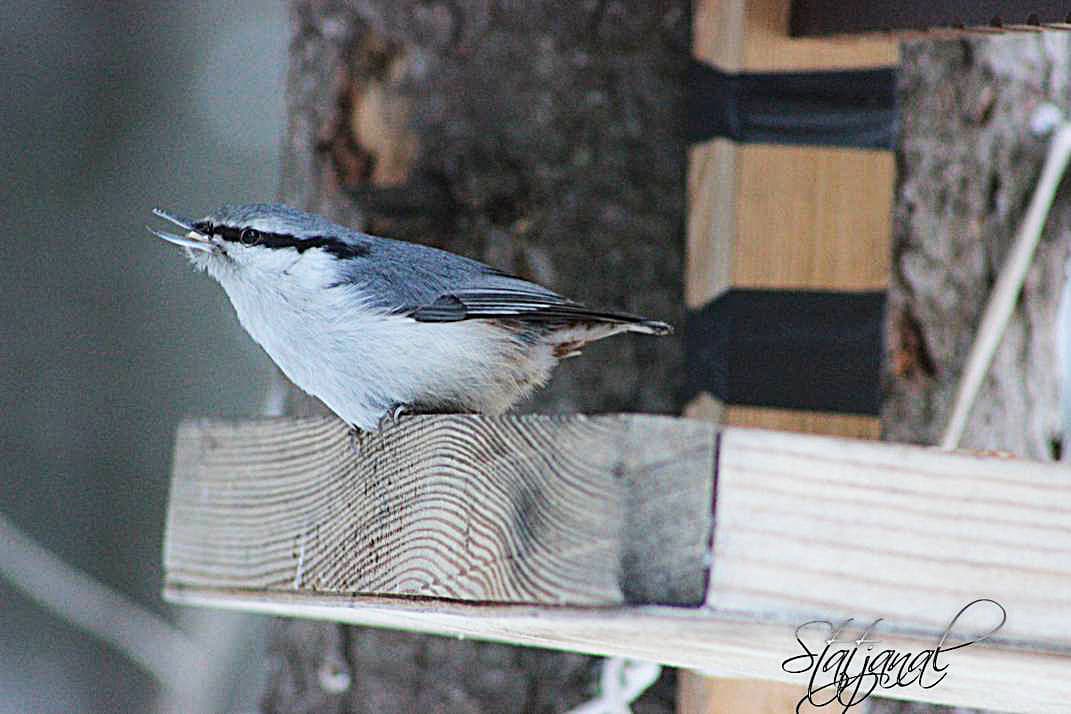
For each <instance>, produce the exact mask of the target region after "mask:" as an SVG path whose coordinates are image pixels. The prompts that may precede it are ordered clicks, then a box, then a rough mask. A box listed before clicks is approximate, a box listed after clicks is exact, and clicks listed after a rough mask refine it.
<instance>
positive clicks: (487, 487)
mask: <svg viewBox="0 0 1071 714" xmlns="http://www.w3.org/2000/svg"><path fill="white" fill-rule="evenodd" d="M351 442H352V440H351V436H350V432H349V431H348V429H347V428H346V427H345V426H344V425H343V424H342V423H341V422H340V421H338V420H337V419H334V418H309V419H266V420H260V421H253V422H241V423H236V422H222V421H200V422H188V423H186V424H184V425H183V426H182V428H181V430H180V432H179V437H178V445H177V451H176V458H175V475H174V481H173V484H172V491H171V502H170V509H169V513H168V528H167V537H166V542H165V550H164V565H165V569H166V572H167V582H168V584H169V586H173V587H212V588H219V587H227V588H245V589H252V590H259V591H311V592H346V593H374V594H391V595H407V596H422V597H439V598H448V599H457V600H472V601H498V602H527V603H544V604H562V603H569V604H582V605H612V604H621V603H626V602H640V603H662V604H697V603H701V602H702V601H703V597H704V592H705V587H706V578H707V559H706V555H707V552H708V546H709V538H710V532H711V519H712V508H711V500H712V482H713V474H714V428H713V427H712V426H711V425H707V424H703V423H700V422H680V421H678V420H675V419H670V418H664V417H654V416H642V415H622V416H608V417H591V418H588V417H583V416H573V417H560V418H555V417H543V416H522V417H503V418H485V417H475V416H441V417H414V418H410V419H404V420H403V421H402V422H401V423H400V424H398V425H396V426H394V427H391V428H389V429H387V430H386V431H384V432H382V433H380V434H365V435H362V436H361V437H360V438H359V440H358V442H357V443H356V448H357V449H359V453H357V452H355V451H354V445H353V444H352V443H351Z"/></svg>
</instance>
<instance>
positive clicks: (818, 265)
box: [732, 145, 896, 290]
mask: <svg viewBox="0 0 1071 714" xmlns="http://www.w3.org/2000/svg"><path fill="white" fill-rule="evenodd" d="M736 161H737V175H738V180H739V184H738V188H737V193H738V201H739V205H738V206H737V208H736V214H737V225H736V241H735V244H734V250H733V254H732V255H733V258H732V261H733V263H732V284H733V286H734V287H740V288H783V289H789V290H792V289H809V290H828V289H836V290H885V289H886V288H887V287H888V285H889V266H890V261H891V259H892V254H891V252H890V251H891V248H890V240H891V236H892V205H893V183H894V177H895V175H896V157H895V155H894V154H893V153H892V152H891V151H864V150H862V149H831V148H827V147H813V146H765V145H764V146H758V145H747V146H741V147H739V148H738V149H737V155H736Z"/></svg>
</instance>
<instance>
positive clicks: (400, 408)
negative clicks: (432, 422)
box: [376, 404, 413, 431]
mask: <svg viewBox="0 0 1071 714" xmlns="http://www.w3.org/2000/svg"><path fill="white" fill-rule="evenodd" d="M412 413H413V412H412V410H411V409H410V408H409V405H408V404H396V405H394V406H393V407H391V408H390V409H388V410H387V411H385V412H383V416H381V417H380V418H379V425H378V426H377V427H376V428H377V429H378V430H379V431H383V429H384V428H386V427H387V426H394V425H395V424H397V423H398V421H399V420H400V419H401V418H402V417H403V416H406V415H407V414H412Z"/></svg>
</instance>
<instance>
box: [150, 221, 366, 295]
mask: <svg viewBox="0 0 1071 714" xmlns="http://www.w3.org/2000/svg"><path fill="white" fill-rule="evenodd" d="M153 213H154V214H155V215H156V216H157V217H159V218H162V219H164V220H165V221H168V222H170V223H172V224H174V225H176V226H178V227H179V228H181V229H182V230H183V233H182V234H181V235H179V234H176V233H169V232H167V231H160V230H156V229H154V228H149V232H151V233H152V234H153V235H155V236H156V237H158V238H162V239H164V240H166V241H168V242H169V243H174V244H175V245H179V246H182V247H183V248H185V249H186V255H187V256H188V257H189V259H190V261H191V262H192V263H193V264H194V265H196V266H197V267H199V268H201V269H203V270H207V271H208V272H209V273H210V274H212V275H213V276H214V277H216V278H217V279H222V278H223V277H224V276H225V275H227V274H236V273H250V272H255V273H263V274H266V275H267V276H269V277H270V276H271V274H273V273H279V274H281V273H282V272H283V271H286V270H288V269H289V268H290V267H291V266H293V265H294V264H295V262H296V261H297V260H299V259H301V258H302V257H306V256H308V255H318V256H324V257H325V258H333V259H336V260H337V259H350V258H357V257H360V256H362V255H365V254H367V252H368V247H367V244H366V237H365V236H364V235H362V234H361V233H358V232H357V231H353V230H350V229H348V228H344V227H342V226H339V225H336V224H334V223H331V222H330V221H328V220H326V219H324V218H321V217H320V216H315V215H312V214H310V213H305V212H303V211H298V210H296V209H293V208H290V207H288V206H283V205H279V204H272V203H252V204H247V205H241V206H223V207H222V208H220V209H219V210H217V211H214V212H213V213H210V214H209V215H207V216H205V217H204V218H202V219H200V220H193V219H188V218H183V217H182V216H178V215H175V214H173V213H169V212H167V211H163V210H161V209H159V208H156V209H153Z"/></svg>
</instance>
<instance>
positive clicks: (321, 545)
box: [165, 415, 1071, 712]
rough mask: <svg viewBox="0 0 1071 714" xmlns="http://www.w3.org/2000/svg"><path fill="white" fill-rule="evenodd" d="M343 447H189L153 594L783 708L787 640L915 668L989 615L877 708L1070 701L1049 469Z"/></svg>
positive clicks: (809, 447) (495, 422)
mask: <svg viewBox="0 0 1071 714" xmlns="http://www.w3.org/2000/svg"><path fill="white" fill-rule="evenodd" d="M715 444H716V447H715ZM357 447H358V448H359V449H360V453H359V454H356V455H355V454H354V453H353V451H352V447H351V445H350V437H349V433H348V431H347V430H346V428H345V427H344V426H342V425H341V424H339V423H338V422H337V421H335V420H333V419H325V418H312V419H274V420H262V421H255V422H247V423H233V422H193V423H189V424H187V425H186V426H184V427H183V430H182V433H181V435H180V438H179V448H178V453H177V458H176V467H175V478H174V485H173V489H172V505H171V510H170V513H169V519H168V532H167V535H166V545H165V569H166V573H165V575H166V588H165V594H166V596H167V598H168V599H169V600H171V601H173V602H182V603H192V604H203V605H213V606H222V607H236V608H241V609H245V610H251V611H258V612H270V613H275V614H284V615H290V616H297V617H317V618H324V619H334V620H338V621H341V622H351V623H363V624H374V625H382V626H389V627H401V628H405V629H415V630H422V631H427V632H435V633H443V634H459V635H465V636H473V637H480V638H485V639H492V640H501V641H508V642H516V643H520V644H531V645H539V646H547V647H558V648H563V649H573V650H577V651H582V652H592V653H603V654H619V655H626V656H630V657H639V658H647V659H654V660H658V661H660V662H664V663H667V664H673V665H678V666H687V667H693V668H700V669H703V670H704V671H709V672H715V673H718V674H720V675H731V676H746V677H761V678H765V679H774V680H778V681H782V682H792V683H794V684H795V685H796V686H797V687H798V686H799V685H800V684H801V683H802V680H801V679H800V678H799V677H793V676H791V675H789V674H788V673H786V672H784V671H781V670H780V663H781V662H783V661H784V660H785V659H786V658H787V657H790V656H793V655H795V654H799V650H798V649H797V645H796V643H795V639H794V637H793V632H794V629H795V627H796V626H797V625H799V624H801V623H802V622H804V621H807V620H811V619H823V620H829V621H835V622H839V621H842V620H843V619H846V618H849V617H851V618H855V619H856V621H870V620H872V619H876V618H883V623H882V625H881V626H880V627H879V628H878V629H877V630H876V633H877V636H878V639H880V640H881V643H882V647H887V646H888V647H892V646H895V647H898V648H900V649H901V650H904V649H910V650H912V651H915V652H917V651H919V650H920V649H924V648H926V647H932V646H933V645H934V644H935V643H936V642H937V638H938V637H939V636H940V633H941V632H942V631H943V630H944V629H945V627H946V626H947V625H948V622H949V620H950V619H951V618H952V617H953V616H954V615H955V614H956V612H957V611H958V610H959V609H960V608H962V607H963V606H964V605H966V604H967V603H968V602H970V601H972V600H974V599H976V598H983V597H987V598H992V599H994V600H996V601H997V602H999V603H1000V604H1001V605H1002V606H1003V607H1004V608H1005V609H1006V611H1007V615H1008V617H1007V622H1006V623H1005V625H1004V626H1003V628H1002V629H1001V630H1000V631H999V632H998V633H997V634H996V636H995V637H994V638H993V641H992V642H991V643H987V644H980V645H975V646H972V647H970V648H967V649H964V650H959V651H957V655H956V658H955V660H954V661H955V666H954V672H953V675H950V677H949V678H948V679H947V680H946V681H944V682H942V684H941V685H940V686H939V687H935V688H933V689H929V690H919V689H917V688H916V689H907V690H895V689H894V690H888V691H882V694H883V695H885V696H899V697H905V698H911V699H917V700H921V701H934V702H942V703H948V704H958V705H962V706H979V707H982V706H984V707H990V708H995V709H1002V710H1007V711H1032V712H1038V711H1053V712H1055V711H1061V709H1060V707H1063V706H1064V704H1065V702H1066V701H1067V697H1068V696H1071V691H1069V687H1071V680H1068V679H1067V678H1066V677H1060V676H1057V673H1058V672H1067V671H1071V479H1068V478H1067V472H1066V469H1065V468H1063V467H1061V466H1058V465H1052V464H1041V463H1037V462H1029V461H1020V460H1015V459H1007V458H998V457H993V456H984V455H975V454H966V453H951V454H950V453H945V452H941V451H938V450H935V449H929V448H923V447H917V446H907V445H894V444H884V443H871V442H866V441H857V440H851V439H834V438H828V437H820V436H809V435H800V434H789V433H781V432H772V431H760V430H752V429H744V428H735V427H729V428H726V429H725V430H723V431H722V432H721V435H720V437H715V434H714V431H713V427H712V426H711V425H709V424H706V423H703V422H698V421H693V420H688V419H673V418H667V417H650V416H642V415H627V416H605V417H590V418H585V417H568V418H553V417H538V416H528V417H504V418H497V419H489V418H486V417H478V416H442V417H419V418H414V419H409V420H405V421H403V422H402V423H401V424H400V425H398V426H397V427H394V428H392V429H389V430H387V431H386V432H385V433H384V434H382V435H365V436H362V437H361V438H360V439H358V443H357ZM715 448H716V454H717V486H716V491H717V493H716V511H715V518H714V522H715V529H714V533H713V556H712V558H706V557H705V555H706V553H707V548H708V538H709V537H710V504H711V492H710V483H711V477H712V475H713V473H714V470H715V465H714V455H715ZM685 553H686V554H687V557H684V556H682V555H681V554H685ZM696 563H699V566H698V567H696V565H695V564H696ZM711 563H712V565H711V571H710V581H709V589H708V591H707V601H706V605H705V606H698V607H684V608H680V607H678V608H664V607H663V608H652V607H620V604H621V603H626V602H629V601H631V602H638V601H640V600H641V599H642V598H643V597H646V598H648V599H649V600H653V598H654V596H657V597H659V598H661V599H663V600H665V601H671V600H677V601H680V600H683V599H684V598H683V597H674V598H670V597H665V596H666V595H667V594H669V595H675V596H677V595H679V594H680V593H682V592H685V588H684V586H683V585H680V584H679V583H692V582H693V579H695V578H698V579H699V580H700V585H699V586H698V589H699V590H700V591H702V589H703V584H704V583H705V578H706V568H705V564H711ZM667 583H668V584H669V586H668V587H669V589H668V590H666V589H662V590H659V589H658V585H659V584H663V585H665V584H667ZM673 583H677V585H673ZM688 587H689V588H691V587H693V586H692V585H689V586H688ZM688 592H689V594H691V591H690V590H688ZM361 593H365V594H364V595H361ZM637 593H639V594H637ZM652 593H653V595H652ZM581 598H587V602H583V601H581V600H580V599H581ZM615 600H616V603H615V602H614V601H615ZM506 601H512V602H526V603H535V604H539V605H542V607H537V606H533V605H531V604H521V605H510V604H507V602H506ZM561 603H574V605H562V604H561ZM576 603H579V604H582V605H597V606H598V607H593V608H592V607H587V608H583V607H581V608H578V607H575V604H576ZM549 604H555V605H556V606H554V607H547V605H549ZM967 624H968V625H971V626H972V627H973V626H979V627H980V626H981V623H978V622H974V623H967ZM990 624H991V623H990ZM794 691H798V690H794ZM794 691H789V690H788V689H786V696H787V694H790V693H792V694H794Z"/></svg>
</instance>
